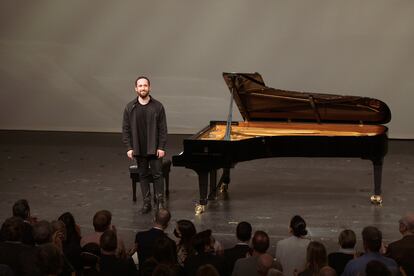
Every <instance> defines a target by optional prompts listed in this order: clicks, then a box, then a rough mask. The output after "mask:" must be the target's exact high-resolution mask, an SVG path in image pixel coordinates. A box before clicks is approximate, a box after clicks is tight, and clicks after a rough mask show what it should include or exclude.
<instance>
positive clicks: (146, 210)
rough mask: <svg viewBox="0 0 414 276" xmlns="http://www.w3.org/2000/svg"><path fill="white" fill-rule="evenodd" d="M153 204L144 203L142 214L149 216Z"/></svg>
mask: <svg viewBox="0 0 414 276" xmlns="http://www.w3.org/2000/svg"><path fill="white" fill-rule="evenodd" d="M151 209H152V207H151V203H144V205H143V206H142V209H141V214H148V213H149V212H150V211H151Z"/></svg>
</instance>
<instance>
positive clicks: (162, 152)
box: [157, 149, 165, 158]
mask: <svg viewBox="0 0 414 276" xmlns="http://www.w3.org/2000/svg"><path fill="white" fill-rule="evenodd" d="M164 156H165V151H163V150H160V149H158V150H157V157H158V158H163V157H164Z"/></svg>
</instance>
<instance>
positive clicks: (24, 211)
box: [13, 199, 30, 219]
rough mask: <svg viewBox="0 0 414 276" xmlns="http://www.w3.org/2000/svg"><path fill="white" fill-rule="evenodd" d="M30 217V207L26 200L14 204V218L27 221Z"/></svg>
mask: <svg viewBox="0 0 414 276" xmlns="http://www.w3.org/2000/svg"><path fill="white" fill-rule="evenodd" d="M29 215H30V206H29V202H28V201H27V200H26V199H19V200H18V201H16V202H15V203H14V204H13V216H15V217H20V218H22V219H27V218H28V217H29Z"/></svg>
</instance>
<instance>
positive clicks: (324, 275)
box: [319, 266, 336, 276]
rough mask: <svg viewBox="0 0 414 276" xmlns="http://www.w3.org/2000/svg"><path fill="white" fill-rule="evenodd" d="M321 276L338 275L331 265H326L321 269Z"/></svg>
mask: <svg viewBox="0 0 414 276" xmlns="http://www.w3.org/2000/svg"><path fill="white" fill-rule="evenodd" d="M319 276H336V271H335V269H333V268H332V267H330V266H324V267H322V268H321V270H320V271H319Z"/></svg>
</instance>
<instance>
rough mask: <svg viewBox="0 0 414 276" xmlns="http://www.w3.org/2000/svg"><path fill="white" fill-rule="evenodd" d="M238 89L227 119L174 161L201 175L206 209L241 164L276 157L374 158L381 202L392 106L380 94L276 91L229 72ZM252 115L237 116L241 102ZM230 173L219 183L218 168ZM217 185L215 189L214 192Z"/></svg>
mask: <svg viewBox="0 0 414 276" xmlns="http://www.w3.org/2000/svg"><path fill="white" fill-rule="evenodd" d="M223 77H224V80H225V82H226V84H227V86H228V88H229V91H230V93H231V100H230V108H229V116H228V119H227V121H211V122H210V125H208V126H206V127H205V128H203V129H202V130H200V131H199V132H198V133H196V134H194V135H192V136H191V137H190V138H187V139H184V141H183V144H184V150H183V151H182V152H181V153H180V154H179V155H176V156H173V157H172V163H173V166H181V167H186V168H189V169H192V170H194V171H195V172H196V173H197V174H198V182H199V183H198V184H199V192H200V201H199V204H197V206H196V208H195V212H196V213H197V214H199V213H202V212H204V210H205V206H206V205H207V202H208V200H209V199H214V198H215V196H216V193H217V190H218V189H223V190H226V189H227V185H228V183H229V182H230V168H234V167H235V165H236V164H237V163H238V162H243V161H248V160H253V159H259V158H268V157H358V158H362V159H367V160H371V161H372V164H373V169H374V188H373V195H372V196H371V197H370V200H371V202H372V203H373V204H381V203H382V197H381V176H382V164H383V159H384V156H385V155H386V153H387V148H388V137H387V132H388V128H387V127H386V126H383V125H382V124H386V123H388V122H389V121H390V120H391V112H390V109H389V108H388V106H387V105H386V104H385V103H384V102H382V101H380V100H377V99H372V98H367V97H357V96H343V95H333V94H320V93H307V92H306V93H305V92H295V91H287V90H280V89H275V88H271V87H268V86H266V85H265V83H264V81H263V79H262V77H261V75H260V74H258V73H223ZM232 99H234V102H235V103H236V104H237V106H238V108H239V110H240V113H241V115H242V117H243V119H244V121H243V122H233V121H232V105H233V100H232ZM219 169H222V171H223V173H222V175H221V178H220V180H219V181H217V171H218V170H219ZM209 190H210V191H209Z"/></svg>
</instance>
